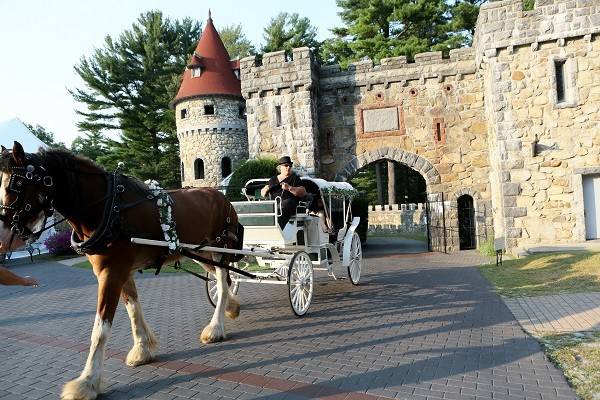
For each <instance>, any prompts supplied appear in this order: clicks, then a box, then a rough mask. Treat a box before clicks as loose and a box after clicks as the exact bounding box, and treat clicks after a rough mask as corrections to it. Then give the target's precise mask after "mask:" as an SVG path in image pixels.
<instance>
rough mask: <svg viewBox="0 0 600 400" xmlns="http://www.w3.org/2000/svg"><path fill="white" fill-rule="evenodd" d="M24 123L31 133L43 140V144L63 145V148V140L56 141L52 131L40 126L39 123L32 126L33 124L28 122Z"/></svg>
mask: <svg viewBox="0 0 600 400" xmlns="http://www.w3.org/2000/svg"><path fill="white" fill-rule="evenodd" d="M24 124H25V126H26V127H27V129H29V130H30V131H31V133H33V134H34V135H35V136H36V137H37V138H38V139H40V140H41V141H42V142H44V144H46V145H47V146H50V147H63V148H64V147H65V144H64V143H63V142H57V141H56V140H55V138H54V133H53V132H50V131H49V130H47V129H46V128H44V127H43V126H41V125H40V124H36V125H35V126H33V124H28V123H27V122H24Z"/></svg>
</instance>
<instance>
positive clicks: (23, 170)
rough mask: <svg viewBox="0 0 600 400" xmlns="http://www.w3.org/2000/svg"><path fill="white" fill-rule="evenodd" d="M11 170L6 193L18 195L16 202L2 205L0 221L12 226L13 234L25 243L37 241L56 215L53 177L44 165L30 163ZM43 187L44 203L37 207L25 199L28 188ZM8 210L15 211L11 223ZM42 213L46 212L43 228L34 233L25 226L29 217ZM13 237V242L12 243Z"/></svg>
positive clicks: (0, 206)
mask: <svg viewBox="0 0 600 400" xmlns="http://www.w3.org/2000/svg"><path fill="white" fill-rule="evenodd" d="M9 169H10V180H9V182H8V187H7V188H6V191H7V192H8V193H12V194H15V195H16V198H15V200H14V201H13V202H12V203H11V204H9V205H5V204H0V221H2V222H3V223H4V224H5V225H10V230H11V231H12V232H13V234H15V235H18V236H19V237H20V238H21V239H22V240H23V241H28V240H32V239H33V240H37V239H38V238H39V237H40V235H41V234H42V232H44V231H45V230H46V229H49V228H45V226H46V222H47V221H48V218H50V217H51V216H52V215H53V214H54V205H53V200H54V189H55V188H54V181H53V179H52V176H50V175H48V174H47V171H46V168H44V167H43V166H42V165H34V163H28V165H27V166H24V167H22V166H12V167H10V168H9ZM30 185H34V186H41V190H40V194H41V195H42V196H43V198H42V201H41V202H40V204H39V205H37V206H32V205H31V204H30V203H28V202H27V200H26V199H25V193H24V192H25V189H26V188H27V186H30ZM6 210H10V211H13V212H14V214H13V217H12V219H11V220H10V221H8V218H7V216H6ZM41 211H43V212H44V224H43V228H42V229H41V230H39V231H38V232H32V231H31V229H29V227H27V226H26V225H24V223H23V221H26V220H27V218H26V217H28V216H33V217H35V216H36V215H38V214H39V213H40V212H41ZM12 239H13V238H12V237H11V242H12Z"/></svg>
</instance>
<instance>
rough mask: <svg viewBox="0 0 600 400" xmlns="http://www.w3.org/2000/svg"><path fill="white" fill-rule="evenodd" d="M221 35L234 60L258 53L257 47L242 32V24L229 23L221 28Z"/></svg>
mask: <svg viewBox="0 0 600 400" xmlns="http://www.w3.org/2000/svg"><path fill="white" fill-rule="evenodd" d="M219 36H221V40H222V41H223V44H224V45H225V48H226V49H227V52H228V53H229V57H230V58H231V59H232V60H235V59H239V58H244V57H248V56H249V55H252V54H256V49H255V48H254V45H253V44H252V42H250V40H249V39H248V38H247V37H246V35H245V34H244V33H243V32H242V24H237V25H227V26H225V27H223V28H222V29H220V30H219Z"/></svg>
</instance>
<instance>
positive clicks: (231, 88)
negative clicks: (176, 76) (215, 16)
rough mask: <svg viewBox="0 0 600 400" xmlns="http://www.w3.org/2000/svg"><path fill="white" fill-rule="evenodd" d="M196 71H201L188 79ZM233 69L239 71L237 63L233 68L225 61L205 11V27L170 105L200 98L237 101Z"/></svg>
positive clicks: (238, 91) (238, 89)
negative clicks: (227, 97) (218, 96)
mask: <svg viewBox="0 0 600 400" xmlns="http://www.w3.org/2000/svg"><path fill="white" fill-rule="evenodd" d="M197 67H199V68H200V69H201V72H200V76H198V77H195V78H192V69H193V68H197ZM234 69H239V63H238V64H237V65H236V64H235V63H234V62H231V61H230V60H229V53H227V50H226V49H225V46H224V45H223V42H222V41H221V38H220V37H219V33H218V32H217V30H216V29H215V26H214V25H213V23H212V18H211V17H210V11H209V13H208V20H207V21H206V27H205V28H204V29H203V31H202V37H200V41H199V42H198V46H196V51H194V54H193V55H192V57H191V58H190V62H189V64H188V66H187V68H186V69H185V71H184V72H183V80H182V82H181V86H180V87H179V92H177V96H175V100H173V103H174V104H177V103H178V102H179V101H181V100H184V99H186V98H191V97H195V96H200V95H212V94H224V95H233V96H239V97H241V96H242V90H241V84H240V80H239V79H238V78H237V77H236V76H235V74H234V72H233V70H234Z"/></svg>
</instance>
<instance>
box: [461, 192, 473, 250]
mask: <svg viewBox="0 0 600 400" xmlns="http://www.w3.org/2000/svg"><path fill="white" fill-rule="evenodd" d="M457 206H458V238H459V243H460V249H461V250H470V249H474V248H476V247H477V240H476V221H475V206H474V203H473V197H471V196H469V195H468V194H463V195H462V196H460V197H459V198H458V199H457Z"/></svg>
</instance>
